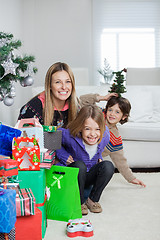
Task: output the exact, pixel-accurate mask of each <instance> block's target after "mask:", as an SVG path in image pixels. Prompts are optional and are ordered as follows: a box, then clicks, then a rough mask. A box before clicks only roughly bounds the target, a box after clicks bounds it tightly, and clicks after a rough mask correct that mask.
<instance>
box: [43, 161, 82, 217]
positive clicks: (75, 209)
mask: <svg viewBox="0 0 160 240" xmlns="http://www.w3.org/2000/svg"><path fill="white" fill-rule="evenodd" d="M78 172H79V169H78V168H72V167H62V166H56V165H53V166H52V167H51V169H49V170H46V182H47V187H46V192H47V218H48V219H52V220H60V221H68V220H69V219H76V218H81V217H82V212H81V202H80V194H79V186H78Z"/></svg>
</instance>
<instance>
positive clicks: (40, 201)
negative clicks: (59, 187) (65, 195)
mask: <svg viewBox="0 0 160 240" xmlns="http://www.w3.org/2000/svg"><path fill="white" fill-rule="evenodd" d="M18 180H19V185H20V188H31V189H32V192H33V194H34V196H35V199H36V206H37V207H38V208H39V209H40V210H41V212H42V237H43V238H44V236H45V232H46V227H47V219H46V195H45V188H46V175H45V170H44V169H41V170H40V171H19V173H18Z"/></svg>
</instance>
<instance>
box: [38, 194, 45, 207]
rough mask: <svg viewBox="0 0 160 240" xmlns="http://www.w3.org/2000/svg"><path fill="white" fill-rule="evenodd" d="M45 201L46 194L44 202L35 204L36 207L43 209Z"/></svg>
mask: <svg viewBox="0 0 160 240" xmlns="http://www.w3.org/2000/svg"><path fill="white" fill-rule="evenodd" d="M46 200H47V194H45V198H44V202H43V203H36V207H43V206H44V204H45V202H46Z"/></svg>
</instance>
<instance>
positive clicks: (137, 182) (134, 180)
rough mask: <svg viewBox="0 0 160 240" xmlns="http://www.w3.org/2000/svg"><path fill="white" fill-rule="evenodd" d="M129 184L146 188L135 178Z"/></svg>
mask: <svg viewBox="0 0 160 240" xmlns="http://www.w3.org/2000/svg"><path fill="white" fill-rule="evenodd" d="M130 183H133V184H137V185H141V186H143V187H146V185H145V184H144V183H143V182H142V181H141V180H139V179H137V178H135V179H133V180H132V181H131V182H130Z"/></svg>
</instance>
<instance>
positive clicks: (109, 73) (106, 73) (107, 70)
mask: <svg viewBox="0 0 160 240" xmlns="http://www.w3.org/2000/svg"><path fill="white" fill-rule="evenodd" d="M98 72H99V73H100V74H101V75H102V76H103V78H104V82H105V83H107V84H109V83H110V82H111V80H112V78H113V70H111V67H110V65H109V63H108V61H107V59H106V58H105V59H104V68H103V69H98Z"/></svg>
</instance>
